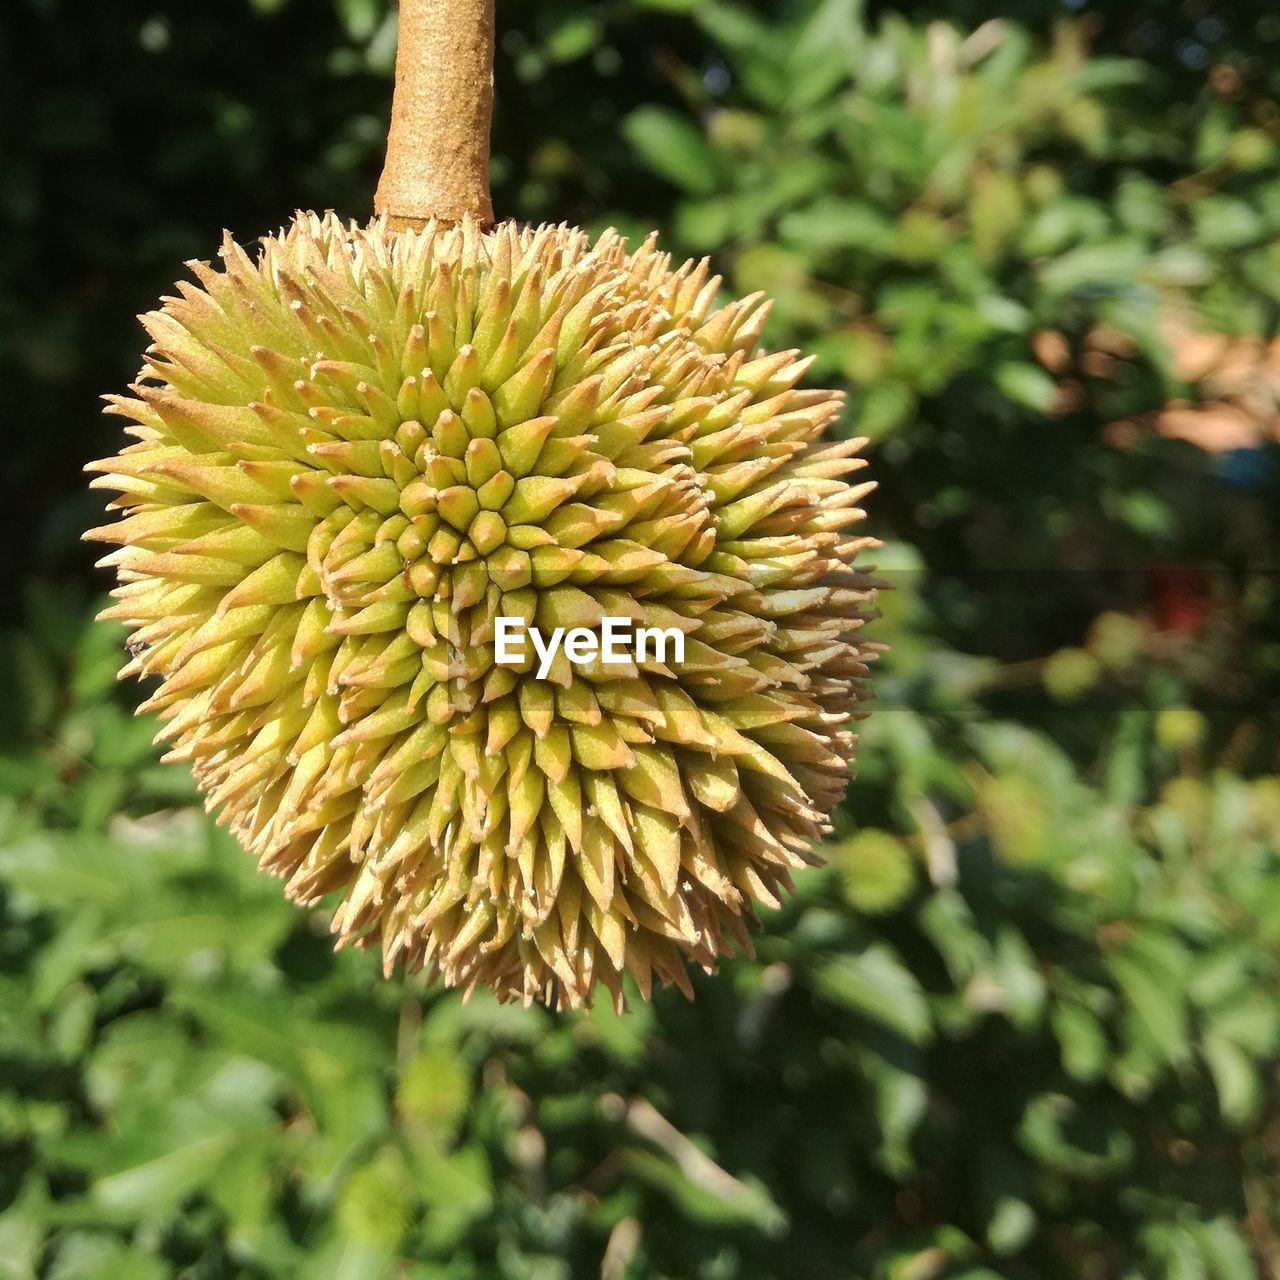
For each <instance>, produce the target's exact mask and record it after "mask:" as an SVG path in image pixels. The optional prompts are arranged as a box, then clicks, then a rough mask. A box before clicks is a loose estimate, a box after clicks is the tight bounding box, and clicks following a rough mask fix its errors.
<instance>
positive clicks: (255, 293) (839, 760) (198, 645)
mask: <svg viewBox="0 0 1280 1280" xmlns="http://www.w3.org/2000/svg"><path fill="white" fill-rule="evenodd" d="M473 2H474V0H473ZM415 3H417V4H419V5H420V4H421V0H406V3H405V4H404V5H403V6H402V14H403V16H402V21H405V20H406V19H407V21H408V28H407V31H406V35H405V37H402V46H401V58H400V64H399V67H398V76H399V77H400V80H399V84H400V86H401V87H398V89H397V115H398V117H399V119H400V123H401V125H402V126H403V125H404V113H403V112H402V110H401V107H402V103H401V96H402V89H403V88H404V87H405V86H407V85H410V84H411V83H417V82H416V81H414V80H413V78H412V76H411V75H409V74H407V73H406V66H405V63H406V57H407V56H408V55H407V54H406V43H405V40H406V38H408V37H409V36H411V34H412V31H413V23H414V21H415V20H416V18H417V17H419V16H421V12H422V10H421V9H420V8H419V9H415ZM464 7H465V6H464ZM481 8H482V9H483V8H484V6H483V3H481ZM482 16H484V15H483V14H482ZM487 16H488V18H489V21H490V23H491V14H488V15H487ZM467 30H468V31H470V28H468V29H467ZM489 32H490V33H491V26H490V28H489ZM482 35H484V33H483V31H482ZM489 39H491V34H489V35H488V36H487V37H485V38H484V39H482V40H480V42H479V43H480V45H481V46H482V47H481V49H480V54H481V56H482V57H483V56H485V54H486V48H485V47H483V46H485V45H486V43H487V40H489ZM455 47H456V44H455ZM488 56H491V54H489V55H488ZM473 78H474V77H473ZM487 83H488V82H487V80H483V81H482V86H481V87H482V90H484V91H487ZM484 91H482V92H481V93H480V94H479V95H478V101H480V103H481V106H480V107H476V108H475V110H476V111H479V110H481V109H482V108H483V99H484V97H485V92H484ZM452 105H456V101H455V103H454V104H452ZM484 119H485V121H486V124H485V128H486V131H487V116H485V117H484ZM446 132H447V131H446ZM391 150H392V155H393V156H394V153H395V134H394V132H393V139H392V148H391ZM417 158H420V156H418V155H417V153H416V152H415V163H416V159H417ZM388 168H389V170H390V169H391V168H392V165H391V164H390V163H389V166H388ZM386 186H387V180H386V179H384V189H385V188H386ZM464 186H465V184H464ZM477 192H478V194H477ZM471 193H472V196H473V197H474V198H473V199H472V200H471V202H470V205H469V206H467V207H463V208H461V209H458V208H456V207H448V201H447V200H445V199H444V198H443V197H439V196H437V198H436V200H435V203H436V204H437V205H441V206H445V208H444V212H445V213H446V214H449V215H451V216H450V217H449V218H448V219H447V220H446V219H444V218H426V219H424V218H423V217H422V216H421V214H420V212H419V211H418V210H416V209H414V208H409V209H408V211H407V212H403V211H402V212H397V205H399V207H400V208H401V209H403V207H404V205H405V204H406V203H411V202H407V201H397V200H388V199H386V198H382V197H381V196H380V209H381V210H382V213H381V214H380V216H379V217H378V218H376V219H375V221H374V222H373V223H372V224H371V225H369V226H368V227H366V228H360V227H357V226H355V225H354V224H344V223H343V222H341V221H339V220H338V219H337V218H336V217H334V216H333V215H332V214H330V215H326V216H323V217H321V216H317V215H316V214H313V213H300V214H298V215H297V216H296V217H295V219H294V221H293V222H292V224H291V225H290V226H289V227H288V228H287V229H285V230H283V231H281V232H280V233H279V234H278V235H275V236H270V237H267V238H265V239H264V240H263V241H262V242H261V246H260V248H259V249H258V251H257V252H256V253H255V254H254V255H252V256H250V255H249V254H246V253H245V252H244V251H243V250H242V249H241V248H240V247H239V246H237V245H236V244H235V243H234V241H232V240H231V238H230V237H229V236H228V237H227V238H226V239H225V241H224V244H223V248H222V255H221V256H222V265H221V268H220V269H215V268H214V267H212V266H210V265H209V264H206V263H191V264H188V265H189V267H190V269H191V271H192V273H193V275H194V276H195V280H196V283H194V284H191V283H183V284H179V285H178V296H176V297H172V298H166V299H164V300H163V303H162V306H161V308H160V310H158V311H155V312H152V313H151V314H149V315H148V316H146V317H145V318H144V324H145V326H146V328H147V331H148V333H149V334H150V336H151V339H152V343H153V345H152V346H151V347H150V348H149V349H148V352H147V354H146V357H145V364H144V367H143V370H142V372H141V374H140V375H139V379H138V381H137V383H136V384H135V385H134V386H133V388H132V394H131V395H128V396H113V397H109V401H110V404H109V410H108V411H109V412H112V413H115V414H118V415H121V416H123V417H124V418H126V419H128V420H129V422H130V423H131V425H130V427H129V428H128V433H129V434H130V435H132V436H133V437H134V438H135V439H134V443H132V444H129V445H127V446H126V447H124V448H123V449H121V451H120V452H119V453H118V454H117V455H116V456H115V457H112V458H110V459H108V460H106V461H104V462H98V463H93V464H91V467H90V469H91V470H94V471H96V472H98V473H100V474H99V475H98V476H97V478H96V479H95V480H94V481H93V484H94V486H95V487H101V488H106V489H110V490H114V491H115V492H116V493H118V494H119V496H118V497H117V498H116V499H115V500H114V502H113V503H112V506H113V507H116V508H119V509H121V510H122V511H123V512H124V518H122V519H120V520H118V521H117V522H115V523H113V524H109V525H107V526H105V527H103V528H100V529H95V530H93V531H92V532H91V533H90V534H88V535H86V536H88V537H90V538H93V539H97V540H100V541H105V542H111V543H115V544H118V550H116V551H114V552H113V553H112V554H110V555H108V556H107V557H106V559H105V561H104V562H103V563H104V564H109V565H111V566H113V567H114V568H115V570H116V573H117V575H118V578H119V586H118V588H117V589H116V591H115V593H114V594H115V596H116V603H115V604H114V606H113V607H111V608H109V609H108V610H107V611H106V614H105V616H107V617H110V618H114V619H117V620H119V621H121V622H123V623H125V624H126V625H127V626H128V627H129V628H130V629H131V630H132V637H131V639H130V651H131V653H132V654H133V655H134V656H133V659H132V661H131V662H129V664H128V665H127V666H126V667H125V672H126V673H127V674H130V675H138V676H144V677H148V676H149V677H156V678H157V679H158V685H157V688H156V690H155V692H154V693H153V695H152V696H151V697H150V698H149V699H148V700H147V702H146V703H145V704H144V710H147V711H150V712H154V713H156V714H157V715H158V717H159V718H160V719H161V720H162V721H163V722H164V724H163V727H162V729H161V731H160V738H161V739H163V740H165V741H166V742H167V743H168V744H169V754H168V756H167V758H168V759H173V760H182V761H187V762H189V764H190V766H191V768H192V770H193V772H194V774H195V777H196V779H197V781H198V783H199V785H200V787H201V790H202V792H203V793H204V795H205V797H206V799H207V805H208V808H209V809H210V810H211V811H217V812H219V814H220V816H221V819H222V820H223V821H225V822H227V823H228V824H229V825H230V827H231V829H232V830H233V831H234V832H235V834H236V835H237V837H238V838H239V839H240V840H241V842H242V843H243V844H244V846H245V847H246V848H247V849H248V850H250V851H251V852H253V853H254V854H256V855H257V856H258V857H259V859H260V865H261V867H262V868H263V869H264V870H266V871H268V872H270V873H272V874H274V875H278V876H281V877H284V878H285V879H286V880H287V892H288V894H289V896H290V897H291V898H293V899H295V900H296V901H298V902H300V903H304V904H310V903H315V902H317V901H319V900H320V899H321V898H322V897H324V896H325V895H327V894H330V893H333V894H337V895H340V896H339V900H338V903H337V907H336V911H335V914H334V917H333V929H334V932H335V933H336V934H337V935H338V939H339V945H341V944H343V943H346V942H353V943H355V944H357V945H359V946H361V947H370V946H377V947H380V949H381V952H382V956H383V961H384V965H385V967H386V969H387V971H388V972H390V971H391V970H392V969H393V967H394V966H395V965H396V964H397V963H403V964H405V965H406V966H408V967H409V968H410V969H419V968H425V969H427V970H428V971H429V972H430V973H431V974H438V975H439V976H440V977H441V978H442V979H443V981H444V982H445V983H446V984H448V985H450V986H458V987H461V988H463V989H465V990H467V991H470V990H472V989H474V988H476V987H477V986H482V985H483V986H488V987H490V988H491V989H492V990H493V991H494V992H495V993H496V994H497V995H498V996H499V997H500V998H503V999H506V998H522V999H524V1000H525V1001H530V1000H541V1001H545V1002H547V1003H550V1004H553V1005H556V1006H570V1007H576V1006H579V1005H582V1004H585V1003H589V1001H590V999H591V996H592V992H593V990H594V988H595V987H596V984H597V983H598V984H600V985H602V986H603V987H604V988H605V989H606V990H607V991H608V992H609V993H610V995H611V996H612V998H613V1001H614V1003H615V1004H616V1005H617V1006H619V1007H621V1004H622V999H623V978H624V975H625V974H628V973H629V974H631V976H632V977H633V979H634V981H635V984H636V986H637V988H638V990H639V992H640V993H641V995H642V996H643V997H644V998H646V999H647V998H648V997H649V995H650V992H651V988H652V985H653V982H654V979H655V977H656V978H657V979H658V980H659V981H662V982H670V983H674V984H675V985H677V986H679V987H680V988H681V989H682V990H684V991H686V993H687V992H689V991H690V987H689V981H688V976H687V973H686V962H687V961H690V960H691V961H693V962H695V963H697V964H698V965H700V966H702V967H703V968H704V969H706V970H708V971H709V970H711V969H712V968H713V967H714V964H715V962H716V959H717V957H718V956H720V955H721V954H723V953H725V952H726V951H729V950H731V949H733V948H734V947H735V946H737V947H740V948H742V949H744V950H747V951H750V939H749V935H748V926H749V924H750V923H751V922H752V920H753V918H754V917H753V904H754V903H765V904H769V905H776V904H777V903H778V902H779V901H780V899H781V897H782V896H783V895H784V894H785V893H786V892H787V890H788V889H789V887H790V879H789V877H790V872H791V870H792V869H793V868H797V867H800V866H802V865H804V864H805V863H806V862H810V861H812V860H813V854H812V852H811V850H812V849H813V846H814V844H815V842H817V841H818V840H819V839H820V838H821V837H822V835H823V834H824V833H825V832H826V831H827V830H828V826H827V823H826V819H825V815H826V814H828V813H829V812H830V811H831V809H832V808H833V807H834V806H835V805H836V804H837V803H838V802H839V801H840V799H841V797H842V795H843V793H844V790H845V785H846V780H847V776H848V772H849V765H850V762H851V761H852V759H853V756H854V746H855V737H854V733H853V725H854V722H855V721H856V720H857V719H858V718H859V716H860V714H861V711H860V707H861V705H862V703H863V701H864V699H865V696H866V691H865V685H864V683H863V681H864V679H865V677H866V675H867V662H868V660H869V659H870V658H871V657H872V656H873V652H872V651H873V649H874V646H872V645H869V644H867V643H865V642H864V641H863V639H862V635H861V630H862V627H863V624H864V622H865V621H866V619H867V618H868V617H869V616H870V613H871V607H872V601H873V596H874V587H875V584H874V582H873V581H872V579H871V578H870V577H869V576H868V574H867V573H866V572H865V571H864V570H863V569H862V568H860V567H859V566H858V565H857V563H856V557H857V555H858V552H859V551H861V550H864V549H865V548H867V547H868V546H871V545H874V543H873V541H872V540H871V539H869V538H867V537H863V536H859V534H858V532H857V526H858V525H859V523H860V522H861V521H862V519H863V513H862V511H861V510H860V509H859V507H858V502H859V501H860V499H861V497H862V496H863V495H864V493H865V492H866V491H867V489H868V488H870V486H869V485H866V484H856V483H854V482H853V480H852V477H853V475H854V473H855V472H856V471H857V470H859V469H860V468H861V466H862V462H861V460H860V459H859V458H858V457H857V454H858V451H859V449H860V447H861V445H862V444H863V443H864V442H863V441H860V440H851V441H844V442H839V443H824V442H823V440H822V435H823V432H824V429H825V428H827V427H828V426H829V425H830V424H831V423H832V422H833V421H834V420H835V419H836V417H837V416H838V413H839V410H840V398H839V396H837V395H835V394H832V393H830V392H825V391H814V390H802V389H800V387H799V383H800V380H801V378H802V376H803V374H804V372H805V369H806V367H807V365H808V361H806V360H804V359H802V358H800V357H799V355H798V354H797V353H796V352H794V351H786V352H780V353H775V354H769V353H766V352H764V351H763V350H762V349H761V348H760V346H759V339H760V334H761V329H762V327H763V324H764V320H765V317H766V314H767V310H768V307H767V304H766V303H765V302H764V301H763V300H762V299H761V298H760V297H759V296H755V297H751V298H747V299H744V300H742V301H739V302H733V303H731V304H729V305H727V306H723V307H719V308H717V306H716V302H715V300H716V297H717V293H718V289H719V283H720V282H719V280H718V279H717V278H714V277H712V276H711V275H710V274H709V270H708V266H707V264H706V263H705V262H702V263H696V264H695V263H684V264H683V265H681V266H678V267H673V266H672V264H671V262H670V261H669V259H668V257H667V256H666V255H664V254H662V253H661V252H659V250H658V248H657V247H656V245H655V243H654V241H653V239H650V240H649V241H648V242H646V243H645V244H644V245H642V246H640V247H639V248H638V249H636V250H634V251H630V252H629V251H628V249H627V247H626V245H625V244H624V242H623V240H622V239H621V238H620V237H619V236H618V235H616V234H615V233H613V232H607V233H605V234H604V235H603V236H602V237H601V238H600V239H599V240H597V241H596V242H595V243H592V242H591V240H590V238H589V237H588V236H587V235H586V234H584V233H583V232H582V231H579V230H575V229H573V228H571V227H567V226H543V227H538V228H522V227H518V226H516V225H515V224H514V223H511V222H504V223H501V224H499V225H498V226H496V227H494V228H492V229H485V226H484V218H485V210H486V208H487V188H484V189H480V188H479V187H478V186H476V185H475V184H473V185H472V187H471ZM605 617H621V618H627V619H630V620H631V621H632V622H633V623H634V624H635V625H636V626H645V627H652V628H655V629H660V630H663V631H668V632H669V631H671V630H678V631H679V632H680V633H682V634H683V636H684V637H685V643H684V656H683V661H674V660H672V657H671V655H670V654H662V655H659V654H658V653H657V652H656V647H655V649H654V651H652V652H651V653H649V654H648V655H646V656H645V657H644V658H642V659H639V660H628V661H626V662H623V663H619V664H615V663H606V662H603V661H600V660H595V661H590V662H587V663H579V664H575V663H571V662H570V661H569V659H568V657H566V655H565V654H564V652H563V651H561V653H560V654H559V655H558V656H557V657H556V659H555V661H554V662H553V663H552V665H551V669H550V670H549V671H548V672H547V673H546V678H545V679H540V678H538V672H537V663H536V661H535V660H534V657H533V654H532V652H531V651H530V654H529V657H528V658H526V659H525V660H523V661H521V662H517V663H511V662H499V661H498V660H497V658H498V655H497V650H496V645H495V639H496V636H495V631H496V626H497V620H498V619H499V618H514V619H519V620H521V622H522V623H524V624H526V625H529V626H534V627H537V628H539V629H540V630H542V631H544V632H546V633H551V632H552V631H553V630H554V628H557V627H565V628H571V627H586V628H599V627H600V626H601V623H602V619H604V618H605Z"/></svg>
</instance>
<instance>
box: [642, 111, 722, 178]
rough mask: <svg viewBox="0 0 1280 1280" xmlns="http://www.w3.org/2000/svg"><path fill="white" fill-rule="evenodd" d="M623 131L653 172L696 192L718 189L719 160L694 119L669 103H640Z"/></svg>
mask: <svg viewBox="0 0 1280 1280" xmlns="http://www.w3.org/2000/svg"><path fill="white" fill-rule="evenodd" d="M622 135H623V137H624V138H626V140H627V141H628V142H629V143H630V144H631V146H632V147H633V148H634V149H635V151H636V152H637V153H638V154H639V156H640V158H641V159H642V160H643V161H644V162H645V163H646V164H647V165H648V166H649V168H650V169H652V170H653V171H654V173H656V174H658V175H660V176H661V177H663V178H666V179H667V180H668V181H669V182H674V183H675V185H676V186H678V187H681V188H683V189H684V190H685V191H691V192H693V193H694V194H696V195H709V194H710V193H711V192H712V191H714V190H715V186H716V172H717V168H718V161H717V158H716V154H715V152H714V151H713V150H712V149H711V146H710V144H709V143H708V142H707V140H706V138H705V137H704V136H703V134H702V132H701V130H699V129H698V128H697V127H696V126H695V125H694V124H693V123H692V122H691V121H689V120H688V119H686V118H685V117H684V116H681V115H677V114H676V112H674V111H671V110H669V109H668V108H666V107H641V108H640V109H639V110H636V111H633V112H632V113H631V114H630V115H629V116H628V117H627V118H626V120H624V121H623V124H622Z"/></svg>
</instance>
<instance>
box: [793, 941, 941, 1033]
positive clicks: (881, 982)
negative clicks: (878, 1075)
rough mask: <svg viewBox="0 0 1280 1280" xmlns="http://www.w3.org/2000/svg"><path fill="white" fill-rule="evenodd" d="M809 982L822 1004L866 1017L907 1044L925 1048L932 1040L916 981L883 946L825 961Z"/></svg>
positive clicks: (930, 1020) (924, 1006)
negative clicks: (826, 1002)
mask: <svg viewBox="0 0 1280 1280" xmlns="http://www.w3.org/2000/svg"><path fill="white" fill-rule="evenodd" d="M815 981H816V986H817V989H818V991H819V992H820V993H821V994H822V995H824V996H825V997H826V998H827V999H828V1000H832V1001H834V1002H835V1003H837V1004H840V1005H843V1006H844V1007H845V1008H847V1009H851V1010H853V1011H854V1012H855V1013H859V1014H861V1015H862V1016H863V1017H866V1018H870V1019H871V1020H872V1021H873V1022H877V1023H879V1024H881V1025H882V1026H884V1027H887V1028H888V1029H889V1030H890V1031H893V1032H895V1033H896V1034H898V1035H900V1036H902V1038H903V1039H904V1040H908V1041H910V1042H911V1043H912V1044H916V1045H923V1044H927V1043H928V1042H929V1040H930V1039H932V1037H933V1022H932V1019H931V1018H930V1016H929V1005H928V1002H927V1001H926V1000H925V996H924V992H923V991H922V990H921V988H920V984H919V982H918V981H917V979H916V977H915V975H914V974H913V973H912V972H911V970H910V969H908V968H907V967H906V966H905V965H904V964H903V963H902V961H901V959H900V958H899V956H898V954H897V953H896V952H895V951H894V950H893V949H892V948H891V947H889V946H887V945H885V944H884V943H875V944H873V945H872V946H870V947H868V948H867V949H866V950H865V951H863V952H860V953H859V954H857V955H844V956H839V957H837V958H835V959H833V960H829V961H827V962H826V963H824V964H823V965H822V966H821V967H820V968H819V969H818V970H817V972H816V974H815Z"/></svg>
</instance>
